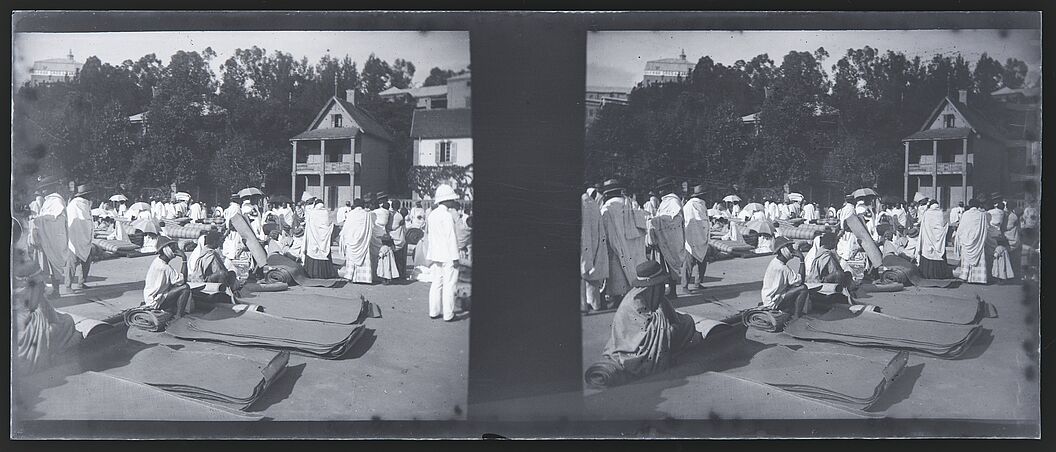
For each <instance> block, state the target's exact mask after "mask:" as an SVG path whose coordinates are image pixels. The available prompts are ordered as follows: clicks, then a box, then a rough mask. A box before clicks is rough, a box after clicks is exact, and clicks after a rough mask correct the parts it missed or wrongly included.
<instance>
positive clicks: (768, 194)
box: [580, 13, 1042, 436]
mask: <svg viewBox="0 0 1056 452" xmlns="http://www.w3.org/2000/svg"><path fill="white" fill-rule="evenodd" d="M979 14H986V13H979ZM1041 53H1042V46H1041V33H1040V29H1012V30H1008V29H958V30H954V29H927V30H923V29H922V30H822V31H817V30H794V31H790V30H757V31H700V30H698V31H666V30H665V31H593V32H588V35H587V62H586V81H587V86H586V93H585V99H584V102H585V114H586V118H585V119H586V120H585V124H586V131H585V133H586V135H585V154H584V158H585V174H584V182H585V183H584V186H583V191H582V192H581V201H582V234H581V256H580V257H581V259H580V277H581V290H580V307H581V311H582V341H583V352H582V360H583V374H584V410H585V417H587V418H589V419H596V420H606V421H618V420H623V421H628V420H665V419H676V420H719V419H722V420H730V419H738V420H818V419H849V420H855V419H858V420H862V419H874V418H889V419H891V418H893V419H930V420H974V421H985V422H1014V423H1019V424H1024V423H1025V424H1037V425H1038V426H1039V427H1040V424H1038V423H1039V422H1040V367H1039V366H1040V345H1039V344H1040V343H1039V337H1040V336H1039V325H1040V317H1039V312H1040V311H1039V309H1040V308H1039V304H1040V297H1039V291H1038V284H1039V282H1038V280H1039V274H1040V273H1039V267H1040V255H1039V249H1040V248H1039V237H1040V236H1039V231H1040V226H1039V221H1040V220H1039V218H1040V217H1039V211H1040V195H1041V186H1040V180H1041V79H1042V77H1041ZM924 428H926V427H924ZM1039 431H1040V430H1039ZM925 436H928V435H927V434H925Z"/></svg>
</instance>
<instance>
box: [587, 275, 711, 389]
mask: <svg viewBox="0 0 1056 452" xmlns="http://www.w3.org/2000/svg"><path fill="white" fill-rule="evenodd" d="M669 279H670V278H669V276H668V275H667V272H666V271H665V270H664V267H663V266H662V265H661V264H660V263H658V262H656V261H645V262H642V263H641V264H638V265H637V266H636V267H635V278H634V280H633V281H632V283H631V284H632V285H633V286H634V288H633V289H631V290H630V291H629V292H627V294H626V295H625V296H624V297H623V301H622V302H621V303H620V307H619V308H618V309H617V310H616V315H615V316H614V317H613V319H612V334H611V336H610V337H609V341H608V343H607V344H606V345H605V351H604V353H603V358H602V361H601V362H599V363H597V364H594V365H593V366H591V368H590V369H588V370H587V376H586V377H587V382H588V383H590V384H592V385H595V386H615V385H618V384H620V383H626V382H627V381H630V380H633V379H637V378H641V377H644V376H646V375H649V374H651V373H654V372H657V371H660V370H663V369H665V368H667V367H669V366H670V364H671V357H672V356H674V355H675V354H676V353H678V352H679V351H681V350H683V349H685V348H686V347H688V346H690V345H691V344H692V343H693V342H694V340H695V339H698V338H699V337H700V334H699V333H697V331H696V329H695V327H694V321H693V318H692V317H690V316H689V314H685V313H681V312H678V311H676V310H675V308H674V307H672V306H671V302H670V301H668V299H667V298H666V297H665V296H664V293H665V292H666V290H665V289H664V285H665V283H667V281H669Z"/></svg>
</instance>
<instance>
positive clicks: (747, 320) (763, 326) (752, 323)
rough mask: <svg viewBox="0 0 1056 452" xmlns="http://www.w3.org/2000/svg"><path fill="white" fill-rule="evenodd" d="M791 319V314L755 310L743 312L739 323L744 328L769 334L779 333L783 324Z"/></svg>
mask: <svg viewBox="0 0 1056 452" xmlns="http://www.w3.org/2000/svg"><path fill="white" fill-rule="evenodd" d="M791 318H792V314H789V313H787V312H784V311H778V310H776V309H766V308H755V309H749V310H747V311H744V314H742V316H741V319H742V320H741V321H742V322H743V323H744V326H748V327H752V328H755V329H759V330H763V331H766V332H770V333H776V332H778V331H781V330H782V329H784V327H785V323H788V320H789V319H791Z"/></svg>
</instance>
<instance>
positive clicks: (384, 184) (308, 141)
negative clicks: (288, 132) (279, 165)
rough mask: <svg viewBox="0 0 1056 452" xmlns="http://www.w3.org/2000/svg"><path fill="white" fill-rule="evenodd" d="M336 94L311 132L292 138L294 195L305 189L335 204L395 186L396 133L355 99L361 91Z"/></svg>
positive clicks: (329, 205) (307, 131)
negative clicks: (392, 163) (392, 164)
mask: <svg viewBox="0 0 1056 452" xmlns="http://www.w3.org/2000/svg"><path fill="white" fill-rule="evenodd" d="M346 93H347V94H346V98H345V99H341V98H339V97H337V96H334V97H332V98H330V100H329V101H327V103H326V105H324V106H323V108H322V110H320V111H319V114H318V115H316V117H315V119H313V120H312V122H311V124H310V125H309V126H308V130H306V131H305V132H303V133H301V134H299V135H297V136H295V137H293V138H290V143H292V145H293V155H292V159H293V171H292V173H291V174H290V178H291V181H290V182H291V185H292V187H293V189H292V196H293V199H300V198H301V195H302V194H303V193H304V192H308V193H310V194H311V195H312V196H315V197H317V198H320V199H322V200H323V202H324V203H325V204H326V206H327V207H328V208H330V209H336V208H337V207H339V206H341V205H344V203H345V202H346V201H351V200H352V199H354V198H362V197H364V196H366V195H368V194H372V193H376V192H379V191H390V188H389V187H388V181H389V152H392V142H393V137H392V134H391V133H389V131H388V130H387V129H386V128H385V126H383V125H382V124H381V123H379V122H378V121H377V120H376V119H374V117H372V116H371V115H370V113H368V112H367V111H366V110H364V109H363V108H361V107H359V106H357V105H356V104H355V94H354V93H355V92H354V91H353V90H348V91H347V92H346Z"/></svg>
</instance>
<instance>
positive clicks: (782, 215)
mask: <svg viewBox="0 0 1056 452" xmlns="http://www.w3.org/2000/svg"><path fill="white" fill-rule="evenodd" d="M775 204H776V205H777V218H776V219H777V220H787V219H789V218H791V216H792V210H791V209H789V207H790V206H789V205H788V204H787V203H783V202H779V203H775Z"/></svg>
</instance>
